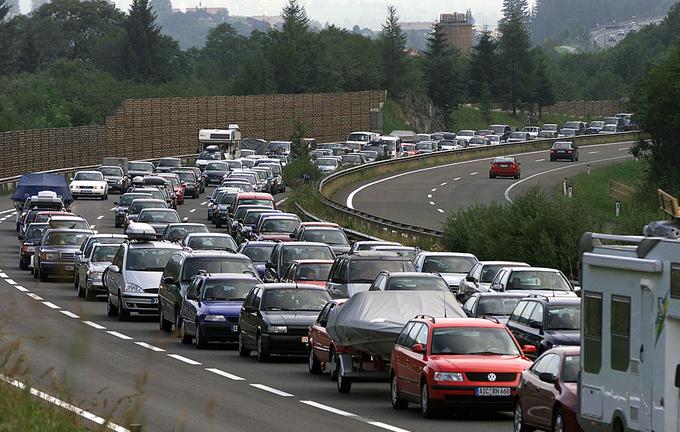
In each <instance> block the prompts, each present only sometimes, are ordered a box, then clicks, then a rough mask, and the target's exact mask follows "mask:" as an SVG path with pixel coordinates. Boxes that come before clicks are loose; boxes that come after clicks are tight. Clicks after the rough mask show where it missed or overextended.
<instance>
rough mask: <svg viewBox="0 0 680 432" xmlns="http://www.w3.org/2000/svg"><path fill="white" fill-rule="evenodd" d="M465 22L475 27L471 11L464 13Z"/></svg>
mask: <svg viewBox="0 0 680 432" xmlns="http://www.w3.org/2000/svg"><path fill="white" fill-rule="evenodd" d="M465 20H466V21H467V22H468V24H470V25H475V16H474V15H472V9H469V8H468V10H466V11H465Z"/></svg>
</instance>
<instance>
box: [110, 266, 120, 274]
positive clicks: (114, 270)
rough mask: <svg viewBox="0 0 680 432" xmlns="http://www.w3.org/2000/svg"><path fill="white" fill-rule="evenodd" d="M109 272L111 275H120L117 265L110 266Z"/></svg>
mask: <svg viewBox="0 0 680 432" xmlns="http://www.w3.org/2000/svg"><path fill="white" fill-rule="evenodd" d="M109 271H110V272H111V273H120V268H119V267H118V266H116V265H110V266H109Z"/></svg>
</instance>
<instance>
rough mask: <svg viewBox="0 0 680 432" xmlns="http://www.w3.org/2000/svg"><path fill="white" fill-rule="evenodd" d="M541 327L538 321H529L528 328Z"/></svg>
mask: <svg viewBox="0 0 680 432" xmlns="http://www.w3.org/2000/svg"><path fill="white" fill-rule="evenodd" d="M542 325H543V323H542V322H540V321H531V322H530V323H529V327H531V328H535V329H540V328H541V326H542Z"/></svg>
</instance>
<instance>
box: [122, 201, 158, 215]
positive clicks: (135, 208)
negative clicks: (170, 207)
mask: <svg viewBox="0 0 680 432" xmlns="http://www.w3.org/2000/svg"><path fill="white" fill-rule="evenodd" d="M154 208H157V209H162V208H166V205H165V203H164V202H160V201H147V202H143V203H135V202H133V203H132V205H131V206H130V209H129V210H128V211H129V213H130V214H137V213H140V212H141V211H142V210H143V209H154Z"/></svg>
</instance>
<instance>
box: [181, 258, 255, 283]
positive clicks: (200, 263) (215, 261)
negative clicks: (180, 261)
mask: <svg viewBox="0 0 680 432" xmlns="http://www.w3.org/2000/svg"><path fill="white" fill-rule="evenodd" d="M199 270H205V271H206V272H208V273H247V272H250V273H252V274H254V275H256V274H257V270H256V269H255V266H254V265H253V263H252V262H251V261H250V260H249V259H244V258H230V257H194V258H187V260H186V261H185V262H184V269H183V270H182V281H190V280H191V279H192V278H193V277H194V276H196V275H197V274H198V271H199Z"/></svg>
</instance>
